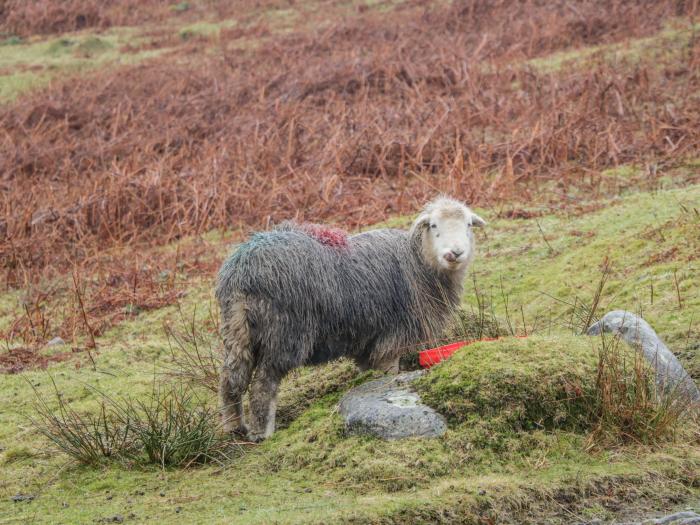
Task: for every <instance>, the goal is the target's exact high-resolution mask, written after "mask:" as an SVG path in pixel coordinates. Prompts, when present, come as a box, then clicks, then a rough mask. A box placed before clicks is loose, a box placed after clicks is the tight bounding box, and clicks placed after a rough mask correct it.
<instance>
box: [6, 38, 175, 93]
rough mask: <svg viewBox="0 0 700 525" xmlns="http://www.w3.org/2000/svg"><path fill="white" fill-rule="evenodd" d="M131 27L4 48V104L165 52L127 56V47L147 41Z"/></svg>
mask: <svg viewBox="0 0 700 525" xmlns="http://www.w3.org/2000/svg"><path fill="white" fill-rule="evenodd" d="M147 41H148V39H147V37H140V36H139V33H138V31H136V30H135V29H130V28H119V29H112V30H109V31H106V32H102V33H90V32H83V33H74V34H69V35H66V36H62V37H60V38H52V39H46V40H41V39H36V38H32V39H29V40H27V41H20V42H17V43H15V44H14V45H12V46H3V47H0V71H3V72H4V73H3V74H2V75H0V102H3V101H5V102H7V101H11V100H13V99H15V98H16V97H17V96H19V95H20V94H22V93H25V92H27V91H30V90H32V89H35V88H38V87H41V86H44V85H46V84H48V83H49V82H50V81H51V80H53V79H55V78H58V77H61V76H66V75H74V74H80V73H84V72H86V71H90V70H94V69H96V68H103V67H107V66H109V67H113V66H115V65H120V64H134V63H137V62H140V61H142V60H145V59H147V58H150V57H154V56H157V55H158V54H160V53H161V52H162V51H163V50H162V49H144V50H140V51H136V52H133V53H124V52H123V51H122V50H121V48H122V47H123V46H126V45H127V44H131V45H138V44H139V43H145V42H147Z"/></svg>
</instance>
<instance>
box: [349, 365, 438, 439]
mask: <svg viewBox="0 0 700 525" xmlns="http://www.w3.org/2000/svg"><path fill="white" fill-rule="evenodd" d="M424 373H425V371H424V370H418V371H415V372H408V373H405V374H399V375H397V376H392V377H385V378H382V379H377V380H375V381H369V382H368V383H365V384H363V385H360V386H358V387H356V388H353V389H352V390H350V391H349V392H347V393H346V394H345V395H344V396H343V398H342V399H341V400H340V404H339V406H338V410H339V412H340V414H341V416H342V417H343V419H344V420H345V428H346V431H347V432H349V433H355V434H369V435H372V436H376V437H379V438H382V439H401V438H409V437H423V438H429V437H438V436H441V435H442V434H444V433H445V430H447V424H446V422H445V418H444V417H443V416H441V415H440V414H438V413H437V412H435V411H434V410H433V409H432V408H430V407H429V406H427V405H424V404H422V403H421V400H420V397H419V396H418V394H417V393H416V392H415V390H414V389H413V388H412V387H411V382H412V381H413V380H414V379H416V378H418V377H419V376H421V375H422V374H424Z"/></svg>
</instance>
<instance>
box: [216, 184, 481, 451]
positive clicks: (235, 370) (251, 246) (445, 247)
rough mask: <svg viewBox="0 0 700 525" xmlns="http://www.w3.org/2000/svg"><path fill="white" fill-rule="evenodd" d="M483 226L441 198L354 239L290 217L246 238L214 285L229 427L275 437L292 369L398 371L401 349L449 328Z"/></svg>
mask: <svg viewBox="0 0 700 525" xmlns="http://www.w3.org/2000/svg"><path fill="white" fill-rule="evenodd" d="M485 224H486V223H485V222H484V220H483V219H482V218H481V217H479V216H478V215H476V214H475V213H473V212H472V211H471V210H470V209H469V208H468V207H467V206H465V205H464V204H462V203H460V202H458V201H456V200H453V199H450V198H446V197H442V198H439V199H436V200H435V201H433V202H431V203H429V204H428V205H427V206H426V207H425V209H424V210H423V212H422V213H421V214H420V215H419V217H418V218H417V219H416V220H415V222H414V223H413V226H412V227H411V229H410V231H403V230H396V229H379V230H372V231H367V232H364V233H360V234H357V235H351V236H348V235H347V234H345V233H344V232H342V231H340V230H336V229H332V228H326V227H324V226H320V225H315V224H295V223H291V222H287V223H283V224H282V225H280V226H278V227H277V228H275V229H273V230H271V231H268V232H263V233H257V234H254V235H253V236H252V237H251V238H250V239H249V240H248V241H247V242H245V243H244V244H242V245H240V246H239V247H238V249H237V250H236V251H235V252H234V253H233V254H232V255H231V256H230V257H229V258H228V259H227V260H226V261H225V262H224V264H223V266H222V267H221V270H220V271H219V276H218V282H217V286H216V297H217V300H218V302H219V306H220V308H221V318H222V322H221V327H222V336H223V340H224V359H223V366H222V370H221V382H220V400H221V406H222V417H223V422H224V427H225V428H226V430H228V431H229V432H233V433H236V434H239V435H243V436H247V437H248V438H249V439H251V440H255V441H259V440H261V439H264V438H266V437H268V436H270V434H272V432H274V429H275V412H276V397H277V389H278V386H279V383H280V381H281V380H282V378H283V377H284V376H285V374H287V373H288V372H289V371H290V370H292V369H293V368H296V367H299V366H302V365H314V364H320V363H325V362H327V361H330V360H332V359H336V358H339V357H341V356H347V357H350V358H352V359H354V360H355V361H356V362H357V364H358V365H359V367H360V368H362V369H367V368H376V369H381V370H386V371H397V370H398V360H399V357H400V356H401V355H402V354H404V353H405V352H407V351H410V350H411V349H412V348H416V347H418V346H419V345H420V344H424V343H427V342H430V341H431V340H435V339H436V338H437V337H439V335H440V334H441V332H442V329H443V327H444V324H445V322H446V321H447V320H448V318H449V317H450V315H451V314H452V313H453V311H454V308H455V307H456V306H457V305H458V303H459V300H460V297H461V295H462V288H463V280H464V276H465V274H466V271H467V267H468V266H469V263H470V262H471V260H472V258H473V256H474V235H473V232H472V227H473V226H484V225H485ZM253 372H255V374H253ZM253 375H254V377H253ZM251 380H252V382H251ZM249 384H250V392H249V393H250V415H251V422H250V428H249V429H248V428H247V427H246V425H245V423H244V420H243V409H242V397H243V394H244V393H245V391H246V389H247V388H248V385H249Z"/></svg>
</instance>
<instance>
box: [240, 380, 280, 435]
mask: <svg viewBox="0 0 700 525" xmlns="http://www.w3.org/2000/svg"><path fill="white" fill-rule="evenodd" d="M281 379H282V378H281V377H280V375H279V374H277V373H275V372H274V371H273V370H271V369H270V368H266V367H258V369H257V370H256V372H255V377H254V378H253V382H252V384H251V385H250V431H249V432H248V438H249V439H250V440H251V441H262V440H263V439H266V438H268V437H270V436H271V435H272V433H273V432H274V431H275V415H276V413H277V389H278V388H279V384H280V381H281Z"/></svg>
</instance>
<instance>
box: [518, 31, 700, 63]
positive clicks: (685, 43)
mask: <svg viewBox="0 0 700 525" xmlns="http://www.w3.org/2000/svg"><path fill="white" fill-rule="evenodd" d="M698 30H700V24H694V23H690V22H687V21H684V20H674V21H673V23H671V24H666V27H665V28H664V29H663V30H661V31H659V32H658V33H657V34H655V35H653V36H650V37H645V38H636V39H632V40H629V41H626V42H617V43H614V44H603V45H594V46H586V47H583V48H580V49H571V50H566V51H561V52H557V53H552V54H550V55H547V56H545V57H538V58H534V59H531V60H529V61H527V62H526V63H527V64H529V65H531V66H532V67H534V68H536V69H538V70H540V71H542V72H555V71H558V70H560V69H562V68H569V67H576V66H577V65H581V64H583V63H585V61H586V60H588V59H591V58H599V59H601V60H603V61H607V62H612V63H615V62H617V61H620V60H621V59H626V60H633V61H639V59H640V58H641V57H649V56H653V57H661V56H666V57H668V56H679V57H680V56H682V55H683V53H684V52H685V51H686V50H687V48H688V47H689V45H690V44H691V42H692V41H693V39H695V38H696V35H697V32H698Z"/></svg>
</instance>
